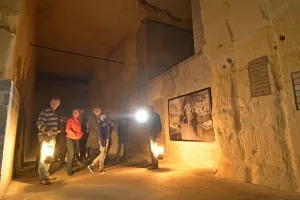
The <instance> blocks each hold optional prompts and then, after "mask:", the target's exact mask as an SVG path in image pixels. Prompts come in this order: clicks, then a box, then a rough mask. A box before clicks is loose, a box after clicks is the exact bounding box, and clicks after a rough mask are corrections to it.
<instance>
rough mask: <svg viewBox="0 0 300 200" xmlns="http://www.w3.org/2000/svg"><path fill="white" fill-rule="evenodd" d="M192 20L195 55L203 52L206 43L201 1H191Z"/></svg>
mask: <svg viewBox="0 0 300 200" xmlns="http://www.w3.org/2000/svg"><path fill="white" fill-rule="evenodd" d="M191 4H192V18H193V35H194V51H195V54H198V53H201V52H202V46H203V45H204V44H205V43H206V42H205V38H204V30H203V24H202V18H201V7H200V2H199V0H191Z"/></svg>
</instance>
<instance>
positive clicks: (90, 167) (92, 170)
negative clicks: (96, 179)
mask: <svg viewBox="0 0 300 200" xmlns="http://www.w3.org/2000/svg"><path fill="white" fill-rule="evenodd" d="M87 168H88V169H89V170H90V172H92V173H94V167H93V166H92V165H89V166H87Z"/></svg>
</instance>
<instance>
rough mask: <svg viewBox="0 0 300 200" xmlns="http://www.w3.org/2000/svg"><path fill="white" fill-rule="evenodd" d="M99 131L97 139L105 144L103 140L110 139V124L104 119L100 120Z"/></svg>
mask: <svg viewBox="0 0 300 200" xmlns="http://www.w3.org/2000/svg"><path fill="white" fill-rule="evenodd" d="M100 126H101V131H99V132H98V140H99V142H100V143H101V145H102V146H105V140H110V128H111V127H110V125H109V124H108V123H107V122H106V121H100Z"/></svg>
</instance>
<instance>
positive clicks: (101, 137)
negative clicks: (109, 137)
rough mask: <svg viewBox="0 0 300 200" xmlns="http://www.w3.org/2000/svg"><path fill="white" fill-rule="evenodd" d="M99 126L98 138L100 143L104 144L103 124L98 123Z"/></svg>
mask: <svg viewBox="0 0 300 200" xmlns="http://www.w3.org/2000/svg"><path fill="white" fill-rule="evenodd" d="M98 126H99V129H98V140H99V143H100V145H101V146H104V138H103V134H102V131H101V126H102V124H101V123H100V124H98Z"/></svg>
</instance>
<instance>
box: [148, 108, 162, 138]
mask: <svg viewBox="0 0 300 200" xmlns="http://www.w3.org/2000/svg"><path fill="white" fill-rule="evenodd" d="M161 130H162V125H161V121H160V116H159V114H157V113H156V112H152V113H150V114H149V118H148V120H147V123H146V131H147V134H148V135H149V136H151V137H154V138H157V136H158V134H159V133H160V132H161Z"/></svg>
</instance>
